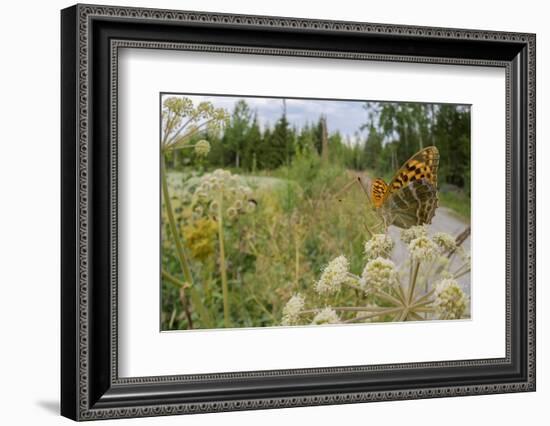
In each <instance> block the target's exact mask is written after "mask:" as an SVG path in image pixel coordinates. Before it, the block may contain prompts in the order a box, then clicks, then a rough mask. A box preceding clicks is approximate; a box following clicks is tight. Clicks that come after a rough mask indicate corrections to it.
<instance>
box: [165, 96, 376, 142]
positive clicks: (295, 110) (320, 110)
mask: <svg viewBox="0 0 550 426" xmlns="http://www.w3.org/2000/svg"><path fill="white" fill-rule="evenodd" d="M165 96H174V95H172V94H167V95H165ZM185 96H186V97H188V98H190V99H192V100H193V103H194V104H195V105H196V104H198V103H199V102H202V101H210V102H212V103H213V104H214V106H215V107H217V108H219V107H222V108H225V109H226V110H227V111H229V112H230V113H231V112H232V111H233V108H234V107H235V104H236V103H237V101H239V100H240V99H244V100H245V101H246V102H247V104H248V106H249V107H250V109H251V110H252V111H256V112H257V114H258V121H259V122H260V126H261V127H262V128H265V127H266V126H269V127H272V128H273V126H274V125H275V122H276V121H277V120H278V119H279V118H280V117H281V115H282V113H283V101H282V99H281V98H254V97H243V96H239V97H233V96H196V95H185ZM364 105H365V102H364V101H332V100H311V99H287V100H286V114H287V120H288V121H289V122H290V125H291V126H295V127H297V128H298V129H300V128H302V127H303V126H305V125H306V124H307V123H317V121H318V120H319V117H320V115H321V114H323V115H325V116H326V117H327V126H328V131H329V133H333V132H335V131H339V132H340V133H341V134H342V136H344V137H349V138H350V140H354V139H355V137H354V135H355V134H356V133H357V132H358V131H359V128H360V127H361V125H362V124H364V123H365V122H366V121H367V111H366V110H365V109H364Z"/></svg>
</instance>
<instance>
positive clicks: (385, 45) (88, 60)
mask: <svg viewBox="0 0 550 426" xmlns="http://www.w3.org/2000/svg"><path fill="white" fill-rule="evenodd" d="M61 28H62V31H61V37H62V40H61V50H62V75H61V82H62V93H61V98H62V119H61V130H62V141H61V160H62V176H61V179H62V182H61V191H62V217H61V221H62V235H61V238H62V282H61V309H62V311H61V321H62V328H61V338H62V339H61V354H62V357H61V367H62V368H61V370H62V374H61V385H62V386H61V414H62V415H64V416H66V417H69V418H71V419H74V420H92V419H104V418H120V417H140V416H158V415H169V414H187V413H205V412H215V411H230V410H248V409H263V408H277V407H294V406H308V405H322V404H344V403H355V402H369V401H382V400H399V399H415V398H435V397H444V396H464V395H476V394H490V393H504V392H522V391H534V390H535V35H534V34H522V33H509V32H494V31H479V30H463V29H449V28H428V27H413V26H401V25H385V24H384V25H383V24H368V23H359V22H335V21H322V20H307V19H294V18H280V17H265V16H243V15H228V14H216V13H202V12H184V11H169V10H154V9H135V8H126V7H104V6H95V5H76V6H73V7H70V8H67V9H64V10H63V11H62V13H61ZM120 47H134V48H148V49H187V50H198V51H217V52H231V53H243V54H246V53H256V54H263V55H298V56H310V57H319V58H343V59H355V60H384V61H397V62H417V63H430V64H455V65H465V66H467V65H485V66H493V67H501V68H504V69H505V71H506V110H507V112H506V115H507V116H506V126H507V129H506V144H507V147H506V157H507V158H506V161H507V164H506V204H507V206H506V207H507V212H506V230H503V232H506V241H507V247H506V338H507V341H506V356H505V357H504V358H497V359H480V360H461V361H445V362H430V363H411V364H386V365H375V366H369V365H365V366H350V367H334V366H327V367H326V368H315V369H301V370H274V371H255V372H242V373H220V374H205V375H191V376H190V375H185V376H184V375H182V376H160V377H135V378H119V376H118V367H117V362H118V358H117V333H118V328H117V226H118V225H117V215H116V203H117V191H118V188H117V128H116V119H117V102H116V101H117V87H118V86H117V85H118V79H117V52H118V49H119V48H120Z"/></svg>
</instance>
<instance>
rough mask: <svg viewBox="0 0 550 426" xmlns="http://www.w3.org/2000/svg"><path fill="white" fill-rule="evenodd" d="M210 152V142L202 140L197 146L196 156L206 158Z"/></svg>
mask: <svg viewBox="0 0 550 426" xmlns="http://www.w3.org/2000/svg"><path fill="white" fill-rule="evenodd" d="M209 152H210V142H208V141H207V140H204V139H202V140H200V141H198V142H197V143H196V144H195V154H197V155H198V156H199V157H206V156H207V155H208V153H209Z"/></svg>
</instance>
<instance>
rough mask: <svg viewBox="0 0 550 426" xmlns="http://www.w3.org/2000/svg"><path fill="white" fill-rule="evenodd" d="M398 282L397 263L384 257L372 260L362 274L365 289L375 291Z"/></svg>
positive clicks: (362, 284)
mask: <svg viewBox="0 0 550 426" xmlns="http://www.w3.org/2000/svg"><path fill="white" fill-rule="evenodd" d="M396 283H397V270H396V268H395V264H394V263H393V262H392V261H391V260H389V259H384V258H383V257H377V258H376V259H373V260H370V261H369V262H368V263H367V265H366V266H365V269H363V273H362V274H361V281H360V286H361V288H363V289H364V290H368V289H373V290H375V291H379V290H382V289H384V288H388V287H392V286H394V285H395V284H396Z"/></svg>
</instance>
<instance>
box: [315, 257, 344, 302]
mask: <svg viewBox="0 0 550 426" xmlns="http://www.w3.org/2000/svg"><path fill="white" fill-rule="evenodd" d="M348 273H349V261H348V259H346V256H343V255H341V256H338V257H337V258H335V259H333V260H332V261H331V262H330V263H329V264H328V265H327V266H326V267H325V269H324V270H323V273H322V274H321V278H319V281H317V282H316V283H315V291H316V292H317V293H319V294H320V295H330V294H334V293H336V292H337V291H338V290H339V289H340V287H341V286H342V284H343V283H345V282H346V281H348V280H349V275H348Z"/></svg>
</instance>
